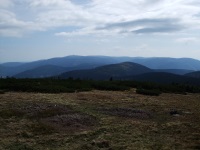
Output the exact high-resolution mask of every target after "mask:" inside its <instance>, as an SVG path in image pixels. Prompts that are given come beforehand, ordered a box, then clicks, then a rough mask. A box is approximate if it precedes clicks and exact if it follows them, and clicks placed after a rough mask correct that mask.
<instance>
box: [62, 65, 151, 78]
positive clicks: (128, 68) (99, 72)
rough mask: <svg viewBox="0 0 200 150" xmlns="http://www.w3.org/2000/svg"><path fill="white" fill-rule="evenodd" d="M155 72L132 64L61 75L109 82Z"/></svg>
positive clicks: (106, 66)
mask: <svg viewBox="0 0 200 150" xmlns="http://www.w3.org/2000/svg"><path fill="white" fill-rule="evenodd" d="M152 71H153V70H151V69H149V68H147V67H145V66H142V65H140V64H136V63H132V62H124V63H119V64H111V65H105V66H101V67H97V68H95V69H89V70H76V71H70V72H66V73H63V74H61V75H60V76H59V77H61V78H69V77H73V78H80V79H97V80H108V79H109V78H111V77H112V78H113V79H115V78H120V77H122V76H130V75H138V74H143V73H147V72H152Z"/></svg>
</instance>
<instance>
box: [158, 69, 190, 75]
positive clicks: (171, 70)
mask: <svg viewBox="0 0 200 150" xmlns="http://www.w3.org/2000/svg"><path fill="white" fill-rule="evenodd" d="M154 71H155V72H166V73H173V74H177V75H184V74H186V73H190V72H194V70H184V69H155V70H154Z"/></svg>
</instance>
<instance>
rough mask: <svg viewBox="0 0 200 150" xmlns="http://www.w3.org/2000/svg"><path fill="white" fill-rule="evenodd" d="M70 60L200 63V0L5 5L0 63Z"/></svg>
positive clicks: (39, 0)
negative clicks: (149, 59)
mask: <svg viewBox="0 0 200 150" xmlns="http://www.w3.org/2000/svg"><path fill="white" fill-rule="evenodd" d="M67 55H108V56H144V57H152V56H160V57H191V58H197V59H200V0H0V62H8V61H32V60H38V59H43V58H44V59H46V58H51V57H62V56H67Z"/></svg>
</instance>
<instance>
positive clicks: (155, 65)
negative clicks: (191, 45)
mask: <svg viewBox="0 0 200 150" xmlns="http://www.w3.org/2000/svg"><path fill="white" fill-rule="evenodd" d="M132 61H133V62H135V63H139V64H141V65H144V66H147V67H149V68H151V69H184V70H200V61H199V60H196V59H192V58H166V57H160V58H159V57H157V58H156V57H155V58H133V59H132Z"/></svg>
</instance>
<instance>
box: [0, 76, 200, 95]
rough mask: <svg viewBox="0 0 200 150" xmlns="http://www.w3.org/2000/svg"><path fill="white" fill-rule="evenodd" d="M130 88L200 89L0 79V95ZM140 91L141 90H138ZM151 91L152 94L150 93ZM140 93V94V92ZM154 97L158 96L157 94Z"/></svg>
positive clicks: (198, 89) (175, 85) (182, 91)
mask: <svg viewBox="0 0 200 150" xmlns="http://www.w3.org/2000/svg"><path fill="white" fill-rule="evenodd" d="M131 88H137V89H143V90H148V91H143V92H142V93H143V94H144V93H147V94H148V93H149V94H150V93H157V91H160V92H163V93H179V94H186V93H199V92H200V87H198V86H193V85H187V84H178V83H172V84H158V83H151V82H139V81H119V80H118V81H117V80H113V81H112V82H111V81H93V80H80V79H73V78H69V79H62V80H61V79H52V78H46V79H15V78H7V79H0V93H1V94H3V93H4V91H21V92H39V93H72V92H81V91H91V90H94V89H96V90H106V91H124V90H129V89H131ZM139 91H141V90H139ZM139 91H138V92H139ZM152 91H153V92H152ZM140 93H141V92H140ZM156 95H159V94H158V93H157V94H156Z"/></svg>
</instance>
